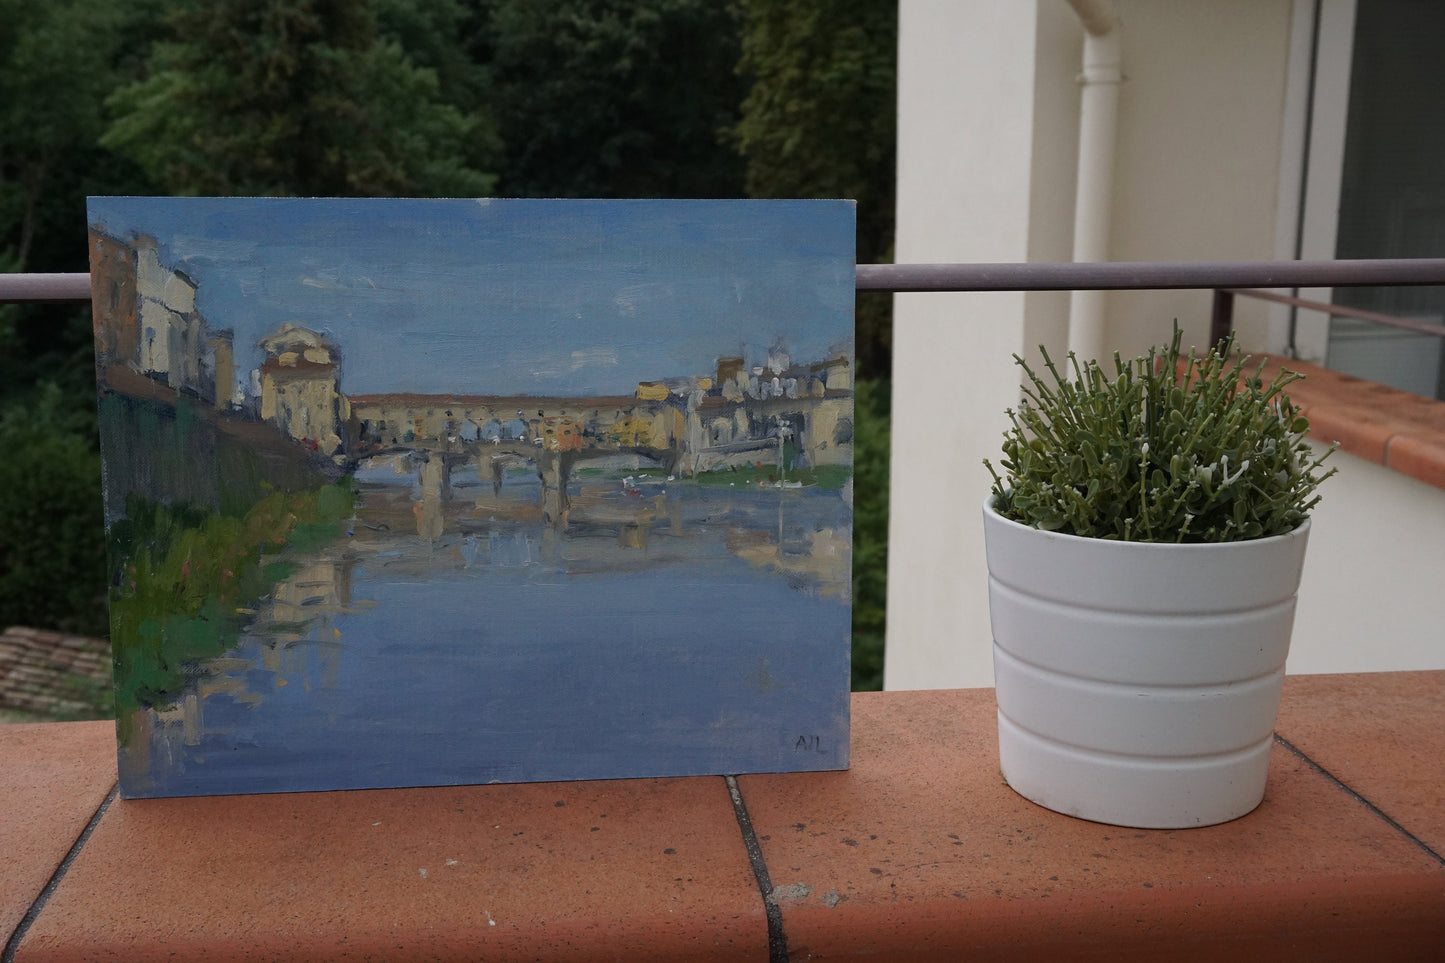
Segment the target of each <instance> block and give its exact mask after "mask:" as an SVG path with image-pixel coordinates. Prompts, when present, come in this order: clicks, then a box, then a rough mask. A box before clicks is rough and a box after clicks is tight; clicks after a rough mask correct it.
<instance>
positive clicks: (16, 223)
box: [0, 0, 154, 445]
mask: <svg viewBox="0 0 1445 963" xmlns="http://www.w3.org/2000/svg"><path fill="white" fill-rule="evenodd" d="M152 6H154V0H131V2H129V3H127V4H116V3H114V2H112V0H54V2H51V3H31V2H28V0H0V24H3V25H4V26H3V28H0V270H4V271H84V270H85V269H86V244H85V198H86V195H87V194H104V193H136V192H141V193H144V192H145V189H146V186H147V185H146V183H145V181H144V179H143V177H142V176H141V175H140V172H139V171H137V170H136V169H134V168H133V167H132V166H130V165H128V164H126V163H124V162H123V161H117V160H116V159H115V158H114V157H112V156H111V155H110V154H108V152H106V151H104V150H102V149H101V148H100V147H98V146H97V144H96V140H97V138H98V137H99V136H100V133H101V131H102V130H103V129H104V118H103V104H104V102H105V98H106V97H107V96H108V95H109V94H110V93H111V92H112V91H113V90H114V89H115V87H116V85H117V83H118V82H120V80H121V78H123V77H124V76H125V70H126V65H127V59H128V57H129V53H128V51H130V50H132V49H135V48H136V47H137V46H139V47H140V48H141V49H144V46H143V41H142V39H141V38H142V37H143V35H144V31H143V30H141V29H139V27H140V25H141V24H142V23H143V22H144V20H145V18H146V17H147V16H148V15H149V14H148V10H149V8H150V7H152ZM90 343H91V334H90V318H89V314H88V312H85V311H81V310H77V309H75V308H74V307H72V306H70V305H10V306H5V307H0V402H3V401H6V400H21V402H22V403H28V402H29V401H30V400H32V399H31V398H30V396H31V395H32V394H33V393H34V391H35V386H36V385H37V383H39V382H40V381H45V380H50V381H56V382H58V383H60V384H61V385H62V386H63V387H64V388H65V392H66V396H67V401H68V402H69V404H71V405H72V407H73V408H74V409H75V410H76V411H77V412H85V411H88V410H93V407H94V398H93V395H92V386H91V382H90V359H89V350H90ZM76 430H77V431H78V432H80V437H82V438H83V439H86V440H87V443H89V444H92V445H93V444H94V436H95V432H94V425H93V424H91V425H90V427H89V429H86V427H85V426H84V425H80V426H78V427H77V428H76Z"/></svg>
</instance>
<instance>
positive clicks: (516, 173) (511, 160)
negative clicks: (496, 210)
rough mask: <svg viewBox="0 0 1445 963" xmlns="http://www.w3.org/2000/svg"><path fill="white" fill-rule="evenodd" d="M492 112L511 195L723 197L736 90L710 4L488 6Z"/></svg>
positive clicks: (730, 33)
mask: <svg viewBox="0 0 1445 963" xmlns="http://www.w3.org/2000/svg"><path fill="white" fill-rule="evenodd" d="M491 28H492V30H491V32H492V43H493V45H494V46H493V50H492V51H491V55H492V57H493V71H494V80H495V83H496V109H497V115H498V120H499V122H500V124H501V133H502V140H503V142H504V143H505V144H506V145H507V162H506V167H505V170H506V174H505V176H504V177H503V178H502V180H501V182H500V184H499V188H500V190H501V192H502V193H504V194H507V195H511V196H549V195H551V196H567V197H729V196H737V194H738V193H739V192H740V191H741V190H742V186H743V185H742V163H741V161H740V159H739V158H738V157H737V156H736V154H735V153H733V152H732V151H731V150H729V149H728V147H727V143H726V139H725V138H726V136H727V131H729V130H730V129H731V128H732V126H733V124H734V123H736V120H737V105H738V103H739V101H740V100H741V99H742V95H743V89H744V88H743V86H742V81H741V79H740V78H738V77H737V76H735V74H734V72H733V68H734V66H735V65H736V63H737V58H738V50H739V48H738V24H737V20H736V16H735V14H734V13H733V11H732V8H731V6H730V5H729V4H724V3H718V2H716V0H633V2H627V3H624V2H619V0H556V2H553V3H538V2H536V0H497V2H496V4H495V7H494V8H493V10H492V15H491Z"/></svg>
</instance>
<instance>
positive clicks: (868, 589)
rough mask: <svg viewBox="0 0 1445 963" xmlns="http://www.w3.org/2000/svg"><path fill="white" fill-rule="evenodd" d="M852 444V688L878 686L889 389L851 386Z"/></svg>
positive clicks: (883, 622)
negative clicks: (853, 425) (853, 390)
mask: <svg viewBox="0 0 1445 963" xmlns="http://www.w3.org/2000/svg"><path fill="white" fill-rule="evenodd" d="M855 388H856V392H855V394H854V396H853V400H854V408H853V412H854V422H855V424H856V428H857V430H856V432H855V433H854V443H853V689H854V691H862V690H871V689H881V688H883V637H884V631H885V629H886V628H887V621H888V611H887V609H888V451H889V435H890V432H889V410H890V405H891V400H892V391H891V385H890V384H889V382H887V381H859V382H857V383H856V385H855Z"/></svg>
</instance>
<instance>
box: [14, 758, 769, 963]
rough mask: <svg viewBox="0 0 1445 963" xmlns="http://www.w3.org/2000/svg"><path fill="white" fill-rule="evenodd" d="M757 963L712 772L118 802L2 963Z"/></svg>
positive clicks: (753, 894) (757, 930)
mask: <svg viewBox="0 0 1445 963" xmlns="http://www.w3.org/2000/svg"><path fill="white" fill-rule="evenodd" d="M101 957H104V958H107V959H110V958H115V959H124V960H129V961H146V960H160V959H172V958H180V959H206V960H210V961H226V960H262V959H264V960H302V959H323V960H360V959H394V960H412V959H427V960H477V959H483V958H485V959H487V960H489V961H491V960H511V959H523V958H525V959H544V958H545V959H557V960H583V959H588V960H590V959H597V958H614V957H615V958H619V959H677V958H683V957H686V958H689V959H719V960H738V959H749V958H752V959H760V960H766V959H767V921H766V916H765V912H764V907H763V903H762V900H761V898H760V897H759V894H758V890H757V884H756V881H755V879H754V877H753V874H752V870H751V868H750V866H749V863H748V861H747V855H746V852H745V850H744V848H743V845H742V841H741V836H740V833H739V830H738V826H737V822H736V819H735V817H734V815H733V809H732V804H731V800H730V798H729V796H728V791H727V786H726V784H725V782H724V781H723V780H722V779H721V778H716V777H713V778H696V779H671V780H633V781H610V782H592V783H561V784H556V783H554V784H532V785H512V786H472V787H457V788H439V789H438V788H433V789H404V790H378V791H367V792H338V793H310V794H291V795H273V796H227V797H212V798H189V799H151V800H118V801H117V802H115V803H114V804H112V806H111V807H110V809H109V810H108V811H107V813H106V815H105V817H104V818H103V819H102V820H101V821H100V823H99V825H98V826H97V828H96V831H95V833H94V835H93V836H92V837H91V839H90V841H89V843H88V844H87V846H86V848H85V850H84V852H83V853H82V854H81V856H80V857H79V858H78V859H77V860H76V861H75V863H74V865H73V866H72V867H71V870H70V872H69V874H68V875H67V876H66V878H65V881H64V884H63V885H62V886H61V887H59V888H58V889H57V891H56V893H55V895H54V896H53V897H52V898H51V900H50V902H49V904H48V905H47V907H46V909H45V911H44V913H42V914H41V916H40V917H39V919H38V920H37V921H36V923H35V925H34V926H33V928H32V929H31V930H30V933H29V935H28V936H27V937H26V939H25V941H24V943H23V944H22V945H21V946H20V950H19V953H18V955H17V956H16V960H17V961H20V963H37V961H42V960H43V961H57V960H89V959H96V958H101Z"/></svg>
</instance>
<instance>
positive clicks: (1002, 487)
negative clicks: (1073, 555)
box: [984, 325, 1334, 542]
mask: <svg viewBox="0 0 1445 963" xmlns="http://www.w3.org/2000/svg"><path fill="white" fill-rule="evenodd" d="M1181 339H1182V334H1181V332H1180V330H1179V328H1178V326H1177V325H1176V326H1175V328H1174V337H1173V339H1172V341H1171V342H1170V343H1169V346H1168V347H1167V348H1164V349H1163V350H1162V351H1161V349H1160V348H1158V347H1155V348H1151V349H1150V350H1149V353H1148V354H1147V355H1145V356H1142V357H1139V358H1135V359H1134V360H1133V361H1131V362H1129V363H1127V364H1126V363H1124V362H1123V361H1121V360H1120V358H1119V355H1118V354H1117V353H1116V354H1115V355H1114V373H1113V374H1112V375H1107V374H1105V373H1104V371H1103V369H1102V368H1101V367H1100V365H1099V364H1098V362H1096V361H1086V362H1082V363H1081V362H1080V361H1079V360H1078V359H1077V358H1076V357H1075V356H1074V354H1073V352H1070V353H1069V356H1068V367H1069V369H1070V370H1071V375H1070V376H1068V377H1066V376H1065V375H1064V374H1061V373H1060V371H1059V370H1058V368H1057V367H1056V366H1055V365H1054V362H1053V360H1052V359H1051V358H1050V357H1049V355H1048V352H1047V351H1043V357H1044V365H1045V367H1046V368H1047V369H1048V373H1049V374H1050V375H1051V376H1052V381H1053V383H1052V384H1049V383H1048V382H1047V381H1045V380H1044V379H1043V378H1041V377H1040V376H1039V375H1038V374H1037V373H1035V371H1034V370H1033V369H1032V368H1031V367H1030V366H1029V365H1028V363H1027V362H1026V361H1024V359H1023V358H1021V357H1019V356H1018V355H1014V361H1015V362H1017V363H1018V364H1019V365H1020V366H1021V367H1022V368H1023V369H1024V372H1025V373H1026V374H1027V375H1028V381H1029V383H1030V384H1029V385H1027V386H1025V387H1024V389H1023V395H1024V400H1023V402H1022V403H1021V404H1020V406H1019V407H1018V409H1017V410H1014V409H1010V410H1009V411H1008V416H1009V419H1010V421H1011V422H1012V426H1011V427H1010V428H1009V429H1008V430H1007V431H1006V432H1005V433H1004V442H1003V453H1004V458H1003V459H1002V461H1001V463H1000V464H1001V466H1002V468H1003V469H1004V475H1003V476H1002V477H1000V475H999V473H998V472H997V471H995V470H994V467H993V465H992V464H991V463H990V462H989V461H988V460H987V459H985V460H984V465H985V466H987V468H988V470H989V473H990V474H991V475H992V476H993V493H994V509H995V511H997V512H998V513H999V514H1000V515H1002V516H1004V517H1005V518H1009V519H1012V520H1014V521H1016V522H1021V523H1023V524H1025V525H1029V526H1032V527H1034V528H1039V529H1044V530H1046V531H1056V532H1064V533H1067V534H1071V535H1082V536H1086V537H1091V538H1110V539H1121V540H1124V541H1135V542H1229V541H1240V540H1243V539H1250V538H1264V537H1267V536H1270V535H1282V534H1285V533H1286V532H1290V531H1293V530H1294V529H1295V528H1297V527H1298V526H1299V525H1300V524H1301V523H1302V522H1304V520H1305V519H1306V518H1307V517H1308V516H1309V513H1310V511H1311V510H1312V509H1313V508H1314V506H1315V505H1316V504H1318V503H1319V496H1318V495H1316V494H1315V489H1316V488H1317V487H1318V486H1319V484H1320V483H1321V482H1322V481H1324V480H1325V479H1326V478H1328V477H1329V476H1330V475H1333V474H1334V469H1333V468H1331V469H1329V470H1328V471H1322V469H1321V463H1322V462H1323V461H1324V460H1325V458H1327V457H1328V456H1329V454H1330V452H1332V451H1333V450H1334V449H1333V447H1332V448H1330V449H1328V450H1327V451H1325V452H1323V453H1322V454H1320V455H1319V456H1318V457H1314V455H1313V453H1312V451H1311V449H1310V446H1309V445H1308V444H1307V443H1306V441H1305V433H1306V432H1307V431H1308V429H1309V422H1308V421H1307V420H1306V419H1305V418H1304V417H1303V416H1302V415H1301V414H1300V413H1299V412H1298V410H1297V409H1296V408H1295V406H1294V405H1293V404H1291V403H1290V400H1289V398H1288V396H1287V395H1286V394H1285V393H1284V388H1285V386H1286V385H1289V384H1290V383H1292V382H1294V381H1297V380H1299V379H1301V378H1303V377H1304V376H1303V375H1300V374H1297V373H1295V372H1291V371H1285V372H1281V373H1280V374H1279V375H1278V376H1276V377H1275V378H1274V380H1273V381H1271V382H1270V383H1269V384H1265V383H1264V381H1263V380H1262V377H1261V376H1262V374H1263V365H1262V364H1261V366H1260V367H1259V368H1257V369H1254V370H1253V372H1252V373H1251V372H1249V371H1247V370H1246V367H1245V366H1246V364H1247V363H1248V360H1249V359H1248V358H1246V357H1236V356H1235V353H1234V338H1233V336H1232V335H1231V336H1230V337H1229V338H1228V339H1227V340H1225V341H1224V342H1222V343H1221V344H1220V345H1219V346H1218V347H1217V348H1216V349H1215V350H1213V351H1210V352H1209V353H1207V354H1206V355H1204V356H1203V357H1197V356H1196V354H1195V352H1194V350H1193V349H1191V350H1190V352H1189V354H1188V356H1187V358H1183V360H1182V363H1181V358H1182V356H1181V354H1180V341H1181ZM1040 350H1041V351H1042V350H1043V349H1042V348H1040Z"/></svg>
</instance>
